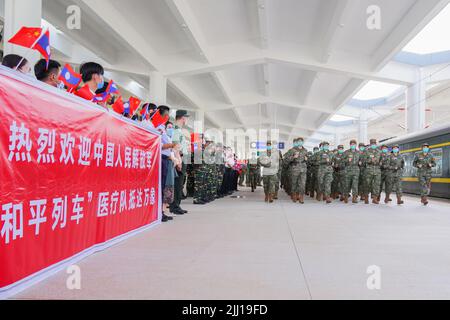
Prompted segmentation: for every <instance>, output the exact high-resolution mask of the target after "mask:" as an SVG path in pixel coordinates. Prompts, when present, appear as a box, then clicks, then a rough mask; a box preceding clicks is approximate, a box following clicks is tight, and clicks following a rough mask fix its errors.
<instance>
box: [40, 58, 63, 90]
mask: <svg viewBox="0 0 450 320" xmlns="http://www.w3.org/2000/svg"><path fill="white" fill-rule="evenodd" d="M34 74H35V75H36V79H38V80H39V81H42V82H44V83H46V84H48V85H49V86H52V87H55V88H60V89H63V88H64V82H62V81H61V80H60V74H61V65H60V64H59V62H58V61H55V60H50V61H49V62H47V61H46V60H45V59H41V60H39V61H38V63H36V65H35V66H34Z"/></svg>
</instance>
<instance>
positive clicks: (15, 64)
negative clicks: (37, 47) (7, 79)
mask: <svg viewBox="0 0 450 320" xmlns="http://www.w3.org/2000/svg"><path fill="white" fill-rule="evenodd" d="M2 65H3V66H5V67H8V68H10V69H13V70H17V71H19V72H20V73H23V74H31V67H30V63H29V62H28V60H27V59H25V58H24V57H22V56H19V55H17V54H8V55H6V56H4V57H3V61H2Z"/></svg>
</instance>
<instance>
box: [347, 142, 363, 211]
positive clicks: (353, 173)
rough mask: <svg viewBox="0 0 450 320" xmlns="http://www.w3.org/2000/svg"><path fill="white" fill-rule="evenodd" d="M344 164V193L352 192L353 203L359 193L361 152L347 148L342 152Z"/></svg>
mask: <svg viewBox="0 0 450 320" xmlns="http://www.w3.org/2000/svg"><path fill="white" fill-rule="evenodd" d="M344 164H345V188H344V189H345V195H346V196H348V195H350V194H352V196H353V203H356V202H357V199H358V195H359V176H360V173H361V170H360V166H361V153H360V151H358V150H351V149H350V150H347V151H346V152H345V153H344Z"/></svg>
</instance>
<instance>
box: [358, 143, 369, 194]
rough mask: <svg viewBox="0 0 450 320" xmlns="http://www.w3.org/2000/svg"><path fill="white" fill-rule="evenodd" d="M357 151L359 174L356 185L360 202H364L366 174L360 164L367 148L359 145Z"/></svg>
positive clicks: (362, 144)
mask: <svg viewBox="0 0 450 320" xmlns="http://www.w3.org/2000/svg"><path fill="white" fill-rule="evenodd" d="M358 149H359V150H358V151H359V160H360V172H359V183H358V195H359V196H360V197H361V200H362V201H364V200H365V199H364V195H365V194H366V192H367V191H366V189H367V188H366V185H365V183H364V177H365V173H366V168H365V167H364V164H363V163H362V161H363V159H364V154H365V153H366V151H367V147H366V145H365V144H364V143H362V142H361V143H359V146H358Z"/></svg>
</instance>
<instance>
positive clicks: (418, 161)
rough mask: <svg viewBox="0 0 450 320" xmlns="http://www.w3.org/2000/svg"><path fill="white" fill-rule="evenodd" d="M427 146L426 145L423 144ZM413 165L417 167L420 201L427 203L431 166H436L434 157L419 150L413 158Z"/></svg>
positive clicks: (429, 190)
mask: <svg viewBox="0 0 450 320" xmlns="http://www.w3.org/2000/svg"><path fill="white" fill-rule="evenodd" d="M424 146H427V147H429V146H428V145H424ZM413 166H414V167H415V168H417V177H418V178H419V183H420V187H421V192H420V193H421V196H422V203H423V204H425V205H427V204H428V199H427V197H428V196H429V195H430V192H431V178H432V172H433V170H432V168H433V167H436V159H435V158H434V156H433V155H432V154H431V153H430V152H428V153H425V152H421V153H419V154H417V155H416V157H415V158H414V162H413Z"/></svg>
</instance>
